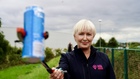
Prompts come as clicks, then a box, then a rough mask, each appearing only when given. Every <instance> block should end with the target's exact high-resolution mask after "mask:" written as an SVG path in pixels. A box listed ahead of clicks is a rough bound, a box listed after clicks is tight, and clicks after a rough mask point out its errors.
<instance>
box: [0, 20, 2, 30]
mask: <svg viewBox="0 0 140 79" xmlns="http://www.w3.org/2000/svg"><path fill="white" fill-rule="evenodd" d="M1 25H2V23H1V18H0V28H1Z"/></svg>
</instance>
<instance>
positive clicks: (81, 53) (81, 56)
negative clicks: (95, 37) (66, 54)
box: [74, 45, 97, 61]
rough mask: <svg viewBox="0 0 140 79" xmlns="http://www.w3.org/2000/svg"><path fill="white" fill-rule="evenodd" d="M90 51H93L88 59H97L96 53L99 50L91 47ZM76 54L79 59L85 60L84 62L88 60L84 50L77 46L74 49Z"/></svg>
mask: <svg viewBox="0 0 140 79" xmlns="http://www.w3.org/2000/svg"><path fill="white" fill-rule="evenodd" d="M90 49H91V52H90V56H89V58H88V59H90V58H91V57H95V55H96V51H97V49H96V48H94V47H93V46H90ZM74 53H75V55H76V56H77V57H78V59H80V60H83V61H84V60H87V58H86V57H85V55H84V53H83V51H82V49H81V48H78V47H77V45H76V46H75V47H74Z"/></svg>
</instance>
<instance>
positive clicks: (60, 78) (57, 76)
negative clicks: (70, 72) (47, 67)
mask: <svg viewBox="0 0 140 79" xmlns="http://www.w3.org/2000/svg"><path fill="white" fill-rule="evenodd" d="M52 70H54V72H53V73H52V74H50V79H64V73H63V72H62V70H61V69H56V68H52Z"/></svg>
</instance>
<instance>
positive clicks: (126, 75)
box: [124, 49, 128, 79]
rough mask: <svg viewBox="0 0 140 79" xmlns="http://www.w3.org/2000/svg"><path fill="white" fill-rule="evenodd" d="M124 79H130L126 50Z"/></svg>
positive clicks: (125, 52) (125, 51)
mask: <svg viewBox="0 0 140 79" xmlns="http://www.w3.org/2000/svg"><path fill="white" fill-rule="evenodd" d="M124 79H128V68H127V50H126V49H124Z"/></svg>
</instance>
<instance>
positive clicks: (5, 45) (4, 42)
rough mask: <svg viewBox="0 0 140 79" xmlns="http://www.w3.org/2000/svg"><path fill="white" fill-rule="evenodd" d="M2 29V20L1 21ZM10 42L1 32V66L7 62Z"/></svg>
mask: <svg viewBox="0 0 140 79" xmlns="http://www.w3.org/2000/svg"><path fill="white" fill-rule="evenodd" d="M0 28H1V19H0ZM9 47H10V46H9V42H8V41H7V40H6V39H5V38H4V35H3V31H0V64H2V63H3V62H4V61H5V57H6V54H7V52H8V48H9Z"/></svg>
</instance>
